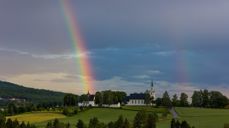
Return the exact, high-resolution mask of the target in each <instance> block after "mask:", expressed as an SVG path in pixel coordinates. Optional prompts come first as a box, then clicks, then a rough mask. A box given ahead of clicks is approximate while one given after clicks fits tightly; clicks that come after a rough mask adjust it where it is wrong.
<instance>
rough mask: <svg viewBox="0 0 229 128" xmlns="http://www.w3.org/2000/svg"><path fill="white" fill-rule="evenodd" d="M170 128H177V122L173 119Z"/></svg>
mask: <svg viewBox="0 0 229 128" xmlns="http://www.w3.org/2000/svg"><path fill="white" fill-rule="evenodd" d="M170 128H176V120H175V119H172V121H171V125H170Z"/></svg>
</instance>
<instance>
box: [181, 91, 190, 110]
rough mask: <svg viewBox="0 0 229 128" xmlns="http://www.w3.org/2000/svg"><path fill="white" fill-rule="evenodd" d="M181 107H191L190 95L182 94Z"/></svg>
mask: <svg viewBox="0 0 229 128" xmlns="http://www.w3.org/2000/svg"><path fill="white" fill-rule="evenodd" d="M180 106H182V107H187V106H189V103H188V95H187V94H186V93H181V96H180Z"/></svg>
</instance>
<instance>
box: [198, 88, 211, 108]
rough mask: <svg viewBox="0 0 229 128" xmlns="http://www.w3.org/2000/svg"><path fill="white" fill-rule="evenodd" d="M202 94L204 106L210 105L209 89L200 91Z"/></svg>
mask: <svg viewBox="0 0 229 128" xmlns="http://www.w3.org/2000/svg"><path fill="white" fill-rule="evenodd" d="M200 92H201V95H202V100H203V101H202V107H205V108H206V107H209V92H208V90H206V89H205V90H204V91H202V90H201V91H200Z"/></svg>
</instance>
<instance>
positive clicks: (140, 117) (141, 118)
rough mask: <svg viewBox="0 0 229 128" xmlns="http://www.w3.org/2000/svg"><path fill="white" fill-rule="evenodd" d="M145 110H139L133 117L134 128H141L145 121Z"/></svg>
mask: <svg viewBox="0 0 229 128" xmlns="http://www.w3.org/2000/svg"><path fill="white" fill-rule="evenodd" d="M146 118H147V115H146V112H145V111H140V112H138V113H137V114H136V116H135V118H134V125H133V126H134V128H142V127H143V126H144V124H145V122H146Z"/></svg>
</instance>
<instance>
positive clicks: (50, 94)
mask: <svg viewBox="0 0 229 128" xmlns="http://www.w3.org/2000/svg"><path fill="white" fill-rule="evenodd" d="M64 95H65V93H62V92H54V91H49V90H44V89H34V88H28V87H23V86H21V85H17V84H13V83H9V82H3V81H0V100H2V101H7V100H8V101H12V100H15V99H16V100H23V101H24V100H25V101H28V102H32V103H49V102H52V103H53V102H58V103H60V102H63V97H64Z"/></svg>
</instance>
